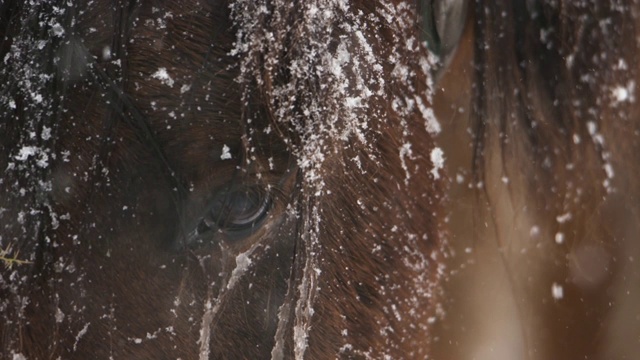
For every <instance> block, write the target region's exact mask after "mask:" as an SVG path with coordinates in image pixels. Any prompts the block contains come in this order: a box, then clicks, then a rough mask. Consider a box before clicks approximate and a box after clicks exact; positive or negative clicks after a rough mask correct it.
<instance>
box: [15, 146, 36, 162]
mask: <svg viewBox="0 0 640 360" xmlns="http://www.w3.org/2000/svg"><path fill="white" fill-rule="evenodd" d="M38 151H39V149H38V148H37V147H35V146H23V147H22V148H21V149H20V151H19V152H18V155H16V156H14V159H16V160H18V161H25V160H27V159H28V158H29V156H34V155H35V154H36V153H37V152H38Z"/></svg>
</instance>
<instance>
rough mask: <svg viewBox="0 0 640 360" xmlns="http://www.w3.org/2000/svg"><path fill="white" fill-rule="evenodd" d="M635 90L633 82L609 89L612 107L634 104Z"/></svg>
mask: <svg viewBox="0 0 640 360" xmlns="http://www.w3.org/2000/svg"><path fill="white" fill-rule="evenodd" d="M635 89H636V83H635V81H633V80H631V81H629V82H628V83H627V84H626V85H618V86H616V87H615V88H613V89H611V96H612V97H613V104H614V106H615V105H618V104H619V103H622V102H635Z"/></svg>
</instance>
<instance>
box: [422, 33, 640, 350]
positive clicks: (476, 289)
mask: <svg viewBox="0 0 640 360" xmlns="http://www.w3.org/2000/svg"><path fill="white" fill-rule="evenodd" d="M469 28H470V27H468V29H467V30H468V31H467V32H466V33H465V37H464V39H463V41H462V43H461V45H460V48H459V49H458V52H457V54H456V55H455V57H454V58H453V61H452V63H451V64H450V67H449V68H448V70H447V71H446V73H444V75H443V76H442V78H441V80H440V86H439V92H438V94H437V96H436V99H435V106H436V111H437V114H438V118H439V120H440V122H441V123H442V125H443V129H444V130H443V134H442V135H441V136H440V137H439V138H438V142H439V146H441V147H442V148H443V149H445V154H446V156H447V161H446V165H447V167H448V173H449V176H450V178H451V188H450V189H449V194H450V201H451V206H450V209H451V212H450V222H449V223H450V229H451V235H450V245H451V247H452V251H454V252H455V254H456V255H455V256H454V257H453V258H452V259H451V260H450V263H449V270H450V278H449V281H448V283H447V284H445V286H446V294H447V296H446V301H447V302H446V303H445V309H446V313H447V315H446V318H445V319H444V321H442V322H441V323H440V324H439V325H438V329H437V332H436V336H437V339H436V342H435V353H434V357H433V358H434V359H436V360H447V359H460V360H467V359H468V360H471V359H474V360H519V359H526V360H550V359H640V241H639V240H640V239H639V234H640V225H639V224H638V223H637V222H636V220H635V219H637V218H638V213H639V212H640V209H639V206H638V205H639V204H635V203H631V201H630V200H628V199H627V198H626V197H625V189H624V185H620V184H624V183H625V180H626V181H630V182H633V181H635V180H634V179H633V178H632V177H633V176H634V175H633V173H632V169H630V170H629V173H628V174H619V175H620V176H619V178H622V180H621V181H620V182H619V185H618V186H619V187H618V188H617V189H616V191H615V192H614V193H613V194H610V195H609V196H608V197H607V198H606V199H595V200H594V201H593V202H587V203H586V204H585V205H584V207H587V208H588V209H587V211H585V213H586V214H587V216H582V217H579V218H578V217H576V218H572V214H571V213H567V214H565V216H555V215H553V216H545V214H544V212H543V211H542V212H540V211H535V207H536V206H539V205H535V201H534V199H532V196H531V195H530V194H528V188H527V186H526V185H527V181H526V176H525V175H522V174H511V175H512V176H509V175H508V174H506V173H505V170H504V169H503V168H502V166H501V163H500V161H499V160H496V159H500V148H499V147H498V146H495V145H493V146H489V150H490V151H489V153H488V154H485V155H486V156H487V158H488V160H487V178H486V179H485V180H486V183H482V184H477V183H476V182H475V181H473V178H472V173H471V163H472V152H473V147H472V145H471V144H472V143H473V141H472V137H471V135H470V134H471V130H469V129H468V125H469V124H468V117H469V114H470V111H471V108H470V100H471V94H470V89H471V86H472V77H473V73H472V57H473V56H472V53H473V44H472V31H470V29H469ZM479 185H480V186H479ZM620 186H622V188H620ZM478 189H480V190H478ZM489 204H491V206H489Z"/></svg>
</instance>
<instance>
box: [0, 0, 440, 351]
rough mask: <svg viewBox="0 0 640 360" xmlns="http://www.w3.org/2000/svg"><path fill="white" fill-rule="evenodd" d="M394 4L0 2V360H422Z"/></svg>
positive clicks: (418, 52)
mask: <svg viewBox="0 0 640 360" xmlns="http://www.w3.org/2000/svg"><path fill="white" fill-rule="evenodd" d="M419 14H420V13H419V8H418V5H417V4H415V3H410V2H403V1H376V2H370V1H353V2H349V3H347V2H344V1H328V2H327V1H305V2H290V1H281V0H264V1H247V0H238V1H227V0H208V1H205V0H181V1H167V2H164V1H143V2H138V1H119V0H118V1H115V2H113V1H77V2H69V1H53V2H52V1H35V2H30V3H25V2H17V1H15V2H14V1H5V2H3V3H2V5H1V19H2V20H1V29H2V30H1V37H2V39H3V40H2V46H1V57H2V59H3V65H2V68H1V75H0V77H1V78H2V83H3V84H5V85H4V88H3V90H2V101H1V105H0V109H1V110H0V113H1V114H2V115H1V116H2V121H0V144H1V145H0V147H1V149H0V153H1V154H2V157H1V160H0V168H2V169H3V174H2V180H1V182H0V187H1V189H2V190H1V192H0V193H1V194H2V195H1V198H2V200H1V202H2V204H1V206H2V210H1V212H0V213H1V215H0V216H1V217H2V224H3V225H2V232H1V238H0V245H1V246H2V252H3V254H2V255H3V259H4V261H3V262H4V264H5V266H4V268H3V270H2V277H1V279H2V280H1V281H0V299H2V301H1V306H0V311H1V312H2V317H3V319H4V321H3V323H2V325H0V342H1V343H2V346H1V347H0V348H1V350H0V351H1V352H2V357H3V358H5V357H6V358H13V359H44V358H65V359H66V358H77V359H84V358H135V359H143V358H156V359H175V358H181V359H196V358H199V359H241V358H245V359H260V358H269V357H271V358H272V359H284V358H297V359H302V358H326V357H348V358H424V357H426V356H428V351H429V347H430V345H429V343H430V341H429V339H430V338H431V336H430V328H431V324H432V323H433V322H435V321H436V320H437V318H438V317H439V316H440V315H439V314H440V312H441V311H440V309H439V307H438V303H439V301H438V299H439V298H440V296H441V295H440V286H439V282H440V278H442V277H443V276H444V273H445V272H444V265H443V263H444V258H445V256H446V251H445V250H444V243H445V242H444V239H445V237H446V236H445V230H444V220H443V219H444V210H443V209H442V206H443V201H442V200H443V198H444V193H443V186H442V179H443V178H444V173H443V169H442V168H443V164H442V162H443V158H442V151H441V149H440V148H438V147H435V146H434V142H433V136H434V135H435V134H436V133H438V132H439V131H440V125H439V123H438V121H437V120H436V119H435V117H434V116H433V110H432V109H431V105H430V104H431V96H432V94H433V86H434V85H433V81H432V71H433V69H434V68H435V67H436V62H437V60H436V58H435V57H434V56H433V55H432V54H431V53H430V52H429V51H428V50H427V48H426V43H425V42H424V41H423V38H422V37H421V36H422V35H421V33H420V28H419V27H418V26H417V24H418V23H419V18H420V15H419Z"/></svg>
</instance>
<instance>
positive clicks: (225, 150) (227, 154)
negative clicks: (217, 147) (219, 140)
mask: <svg viewBox="0 0 640 360" xmlns="http://www.w3.org/2000/svg"><path fill="white" fill-rule="evenodd" d="M229 150H231V149H229V147H228V146H227V145H222V155H220V159H221V160H229V159H231V153H230V152H229Z"/></svg>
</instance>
